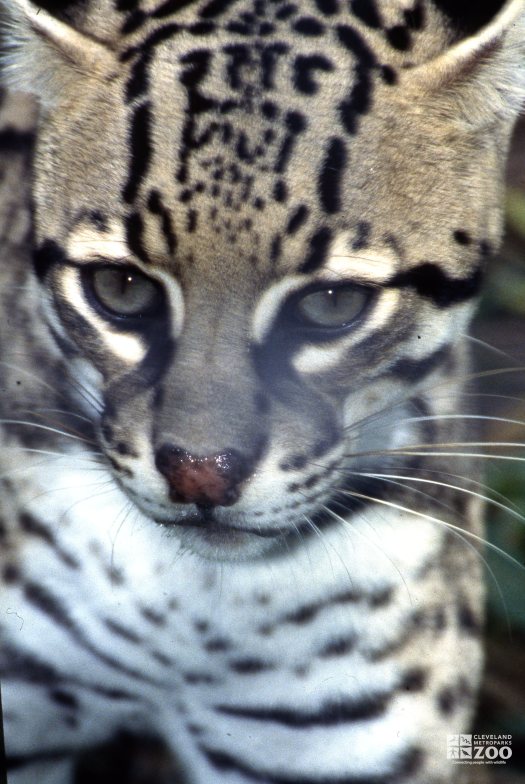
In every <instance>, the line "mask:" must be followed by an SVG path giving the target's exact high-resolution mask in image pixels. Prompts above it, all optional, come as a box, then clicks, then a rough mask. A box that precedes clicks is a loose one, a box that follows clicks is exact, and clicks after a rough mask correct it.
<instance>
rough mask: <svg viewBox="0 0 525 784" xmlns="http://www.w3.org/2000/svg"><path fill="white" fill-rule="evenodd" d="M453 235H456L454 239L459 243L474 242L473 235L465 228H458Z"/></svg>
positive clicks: (467, 243) (468, 243)
mask: <svg viewBox="0 0 525 784" xmlns="http://www.w3.org/2000/svg"><path fill="white" fill-rule="evenodd" d="M452 236H453V237H454V241H455V242H457V243H458V245H470V244H471V242H472V237H471V236H470V234H469V233H468V231H465V230H464V229H456V230H455V231H454V232H453V234H452Z"/></svg>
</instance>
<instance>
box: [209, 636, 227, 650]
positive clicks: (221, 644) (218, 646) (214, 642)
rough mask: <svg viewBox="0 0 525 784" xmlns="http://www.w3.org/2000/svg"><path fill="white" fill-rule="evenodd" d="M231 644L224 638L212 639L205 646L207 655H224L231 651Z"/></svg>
mask: <svg viewBox="0 0 525 784" xmlns="http://www.w3.org/2000/svg"><path fill="white" fill-rule="evenodd" d="M231 647H232V646H231V643H230V642H229V641H228V640H226V639H224V637H214V638H213V639H211V640H208V642H207V643H206V644H205V646H204V648H205V649H206V650H207V651H208V653H225V652H226V651H229V650H230V649H231Z"/></svg>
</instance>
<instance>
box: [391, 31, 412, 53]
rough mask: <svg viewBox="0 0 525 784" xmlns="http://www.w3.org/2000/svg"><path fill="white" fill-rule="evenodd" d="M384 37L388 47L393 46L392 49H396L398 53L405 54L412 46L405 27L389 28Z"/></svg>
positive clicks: (408, 32)
mask: <svg viewBox="0 0 525 784" xmlns="http://www.w3.org/2000/svg"><path fill="white" fill-rule="evenodd" d="M386 37H387V40H388V42H389V44H390V46H393V47H394V49H398V50H399V51H400V52H406V51H408V50H409V49H410V47H411V46H412V37H411V35H410V30H409V29H408V27H405V25H395V26H394V27H390V28H389V29H388V30H387V31H386Z"/></svg>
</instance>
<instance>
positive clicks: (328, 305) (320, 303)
mask: <svg viewBox="0 0 525 784" xmlns="http://www.w3.org/2000/svg"><path fill="white" fill-rule="evenodd" d="M370 296H371V294H370V290H369V289H366V288H365V287H364V286H331V287H327V288H323V289H318V290H317V291H312V292H311V293H310V294H306V295H304V296H303V297H301V298H300V299H297V300H296V301H295V316H296V319H298V320H299V321H300V322H302V324H303V325H304V326H307V327H317V328H318V329H324V330H326V329H329V330H335V329H342V328H343V327H347V326H349V325H350V324H352V322H354V321H355V320H356V319H357V318H358V316H360V315H361V313H362V312H363V310H364V309H365V307H366V305H367V304H368V302H369V300H370Z"/></svg>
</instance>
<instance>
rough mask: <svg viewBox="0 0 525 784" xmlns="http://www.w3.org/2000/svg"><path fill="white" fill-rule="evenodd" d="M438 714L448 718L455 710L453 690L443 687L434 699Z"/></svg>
mask: <svg viewBox="0 0 525 784" xmlns="http://www.w3.org/2000/svg"><path fill="white" fill-rule="evenodd" d="M436 702H437V706H438V709H439V712H440V713H442V714H443V715H444V716H450V714H451V713H453V712H454V710H455V708H456V696H455V694H454V691H453V689H451V688H449V687H445V688H444V689H441V691H440V692H439V693H438V695H437V698H436Z"/></svg>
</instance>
